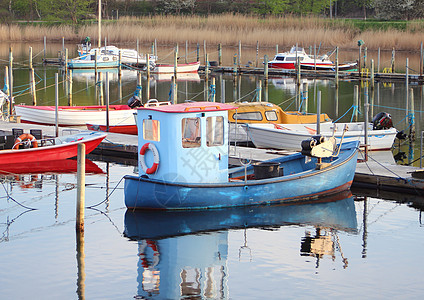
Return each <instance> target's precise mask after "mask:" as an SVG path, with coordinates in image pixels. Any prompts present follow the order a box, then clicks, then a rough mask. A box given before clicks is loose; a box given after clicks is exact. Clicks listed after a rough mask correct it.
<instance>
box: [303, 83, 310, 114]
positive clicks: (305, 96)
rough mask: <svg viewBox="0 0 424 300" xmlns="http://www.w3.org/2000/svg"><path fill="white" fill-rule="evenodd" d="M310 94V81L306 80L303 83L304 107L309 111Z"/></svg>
mask: <svg viewBox="0 0 424 300" xmlns="http://www.w3.org/2000/svg"><path fill="white" fill-rule="evenodd" d="M308 97H309V95H308V82H304V83H303V103H304V105H303V107H304V111H305V112H306V113H307V112H308V101H309V99H308Z"/></svg>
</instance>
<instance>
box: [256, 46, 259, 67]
mask: <svg viewBox="0 0 424 300" xmlns="http://www.w3.org/2000/svg"><path fill="white" fill-rule="evenodd" d="M258 58H259V41H256V60H255V67H256V68H257V67H258V64H259V61H258Z"/></svg>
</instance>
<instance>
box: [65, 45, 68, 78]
mask: <svg viewBox="0 0 424 300" xmlns="http://www.w3.org/2000/svg"><path fill="white" fill-rule="evenodd" d="M65 74H66V75H67V74H68V48H65Z"/></svg>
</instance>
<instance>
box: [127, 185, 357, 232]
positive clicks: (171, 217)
mask: <svg viewBox="0 0 424 300" xmlns="http://www.w3.org/2000/svg"><path fill="white" fill-rule="evenodd" d="M320 200H321V201H319V202H314V203H308V204H300V205H272V206H269V205H258V206H249V207H234V208H221V209H212V210H197V211H185V210H184V211H151V210H132V209H128V210H127V211H126V212H125V218H124V225H125V230H124V235H125V236H126V237H128V238H130V239H131V240H141V239H163V238H168V237H175V236H182V235H188V234H196V233H207V232H213V231H217V230H230V229H239V228H243V229H245V228H256V227H261V228H263V227H265V228H268V227H273V228H275V227H279V226H293V225H308V226H317V227H325V228H332V229H336V230H343V231H346V232H350V233H356V232H357V226H358V224H357V221H356V212H355V204H354V200H353V196H352V193H351V192H350V191H344V192H341V193H338V194H335V195H331V196H329V197H323V198H321V199H320ZM153 224H155V226H152V225H153Z"/></svg>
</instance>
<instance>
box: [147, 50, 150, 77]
mask: <svg viewBox="0 0 424 300" xmlns="http://www.w3.org/2000/svg"><path fill="white" fill-rule="evenodd" d="M146 73H147V78H149V77H150V55H149V53H147V54H146Z"/></svg>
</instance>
